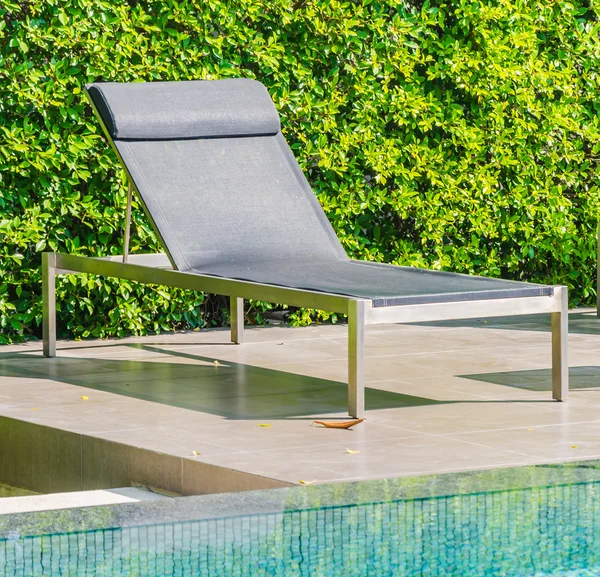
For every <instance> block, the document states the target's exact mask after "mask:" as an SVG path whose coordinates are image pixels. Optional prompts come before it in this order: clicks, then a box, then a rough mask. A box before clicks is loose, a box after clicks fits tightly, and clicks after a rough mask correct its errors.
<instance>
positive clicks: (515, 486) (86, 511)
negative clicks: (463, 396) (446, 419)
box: [0, 459, 600, 541]
mask: <svg viewBox="0 0 600 577" xmlns="http://www.w3.org/2000/svg"><path fill="white" fill-rule="evenodd" d="M593 482H600V460H597V459H591V460H582V461H572V462H567V463H549V464H537V465H528V466H523V467H511V468H500V469H485V470H475V471H462V472H455V473H443V474H437V475H426V476H418V477H401V478H392V479H379V480H368V481H353V482H348V483H331V484H322V485H307V486H301V487H285V488H279V489H266V490H260V491H247V492H237V493H219V494H212V495H197V496H190V497H177V498H173V499H165V500H158V501H147V502H139V503H126V504H117V505H102V506H88V507H81V508H73V509H59V510H49V511H40V512H29V513H16V514H8V515H0V541H1V540H4V539H9V540H15V539H20V538H23V537H30V536H38V535H44V534H57V533H73V532H81V531H94V530H110V529H118V528H121V527H134V526H141V525H157V524H167V523H178V522H185V521H203V520H208V519H222V518H230V517H242V516H252V515H260V514H283V513H285V512H286V511H298V510H308V509H315V508H331V507H344V506H353V505H364V504H369V503H378V502H390V501H407V500H408V501H412V500H420V499H432V498H440V497H450V496H455V495H467V494H474V493H493V492H499V491H510V490H519V489H530V488H534V487H545V486H556V485H571V484H580V483H593Z"/></svg>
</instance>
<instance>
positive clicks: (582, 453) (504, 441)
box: [451, 421, 600, 462]
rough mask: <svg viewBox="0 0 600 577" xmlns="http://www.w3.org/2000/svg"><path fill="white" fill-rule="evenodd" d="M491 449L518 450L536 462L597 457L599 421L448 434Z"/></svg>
mask: <svg viewBox="0 0 600 577" xmlns="http://www.w3.org/2000/svg"><path fill="white" fill-rule="evenodd" d="M451 437H452V438H454V439H459V440H463V441H469V442H471V441H473V440H475V439H476V440H477V442H478V443H481V444H484V445H486V446H488V447H490V448H491V449H493V450H518V451H519V452H520V453H522V454H524V455H528V456H531V457H534V458H536V459H537V460H538V461H540V462H550V461H557V460H559V461H560V460H576V459H591V458H600V421H595V422H583V423H566V424H563V425H553V426H538V427H527V428H514V429H504V430H499V431H489V432H479V433H476V434H461V435H452V436H451Z"/></svg>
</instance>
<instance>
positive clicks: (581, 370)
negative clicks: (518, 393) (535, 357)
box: [458, 366, 600, 393]
mask: <svg viewBox="0 0 600 577" xmlns="http://www.w3.org/2000/svg"><path fill="white" fill-rule="evenodd" d="M458 376H459V377H461V378H463V379H471V380H473V381H483V382H485V383H493V384H494V385H504V386H505V387H514V388H517V389H524V390H528V391H549V390H551V388H552V370H551V369H531V370H526V371H511V372H506V373H479V374H474V375H458ZM592 388H598V389H599V390H598V392H599V393H600V367H593V366H591V367H570V368H569V389H570V390H578V389H592Z"/></svg>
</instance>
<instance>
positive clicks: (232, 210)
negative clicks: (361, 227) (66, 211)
mask: <svg viewBox="0 0 600 577" xmlns="http://www.w3.org/2000/svg"><path fill="white" fill-rule="evenodd" d="M87 90H88V93H89V95H90V98H91V100H92V102H93V104H94V106H95V108H96V110H97V112H98V114H99V116H100V118H101V120H102V122H103V124H104V127H105V130H106V132H107V134H108V136H109V137H110V138H111V140H112V142H113V144H114V146H115V148H116V150H117V152H118V154H119V155H120V157H121V160H122V162H123V163H124V165H125V168H126V169H127V171H128V173H129V175H130V177H131V178H132V180H133V183H134V185H135V188H136V189H137V191H138V192H139V194H140V197H141V200H142V202H143V203H144V205H145V208H146V211H147V213H148V215H149V217H150V218H151V219H152V221H153V224H154V226H155V228H156V230H157V231H158V233H159V235H160V237H161V240H162V241H163V243H164V245H165V249H166V250H167V252H168V253H169V254H170V256H171V258H172V260H173V261H174V262H175V264H176V266H177V268H179V269H180V270H190V269H194V270H202V268H203V267H204V268H207V269H208V268H210V266H209V265H210V263H211V262H216V261H218V262H231V263H237V264H239V263H241V262H243V263H247V265H248V268H252V267H253V266H255V265H257V266H260V263H261V262H267V261H270V262H273V261H281V262H288V263H289V262H290V261H298V262H302V261H306V260H307V259H310V260H328V259H329V260H331V259H340V258H341V259H346V258H347V257H346V255H345V252H344V250H343V248H342V246H341V244H340V243H339V241H338V239H337V237H336V235H335V233H334V231H333V229H332V227H331V225H330V224H329V222H328V220H327V217H326V216H325V214H324V212H323V210H322V208H321V206H320V205H319V202H318V201H317V199H316V197H315V195H314V193H313V192H312V190H311V188H310V186H309V184H308V182H307V181H306V179H305V177H304V175H303V174H302V171H301V169H300V167H299V166H298V164H297V162H296V160H295V159H294V156H293V154H292V152H291V150H290V149H289V147H288V146H287V144H286V143H285V140H284V138H283V136H282V134H281V131H280V122H279V115H278V114H277V111H276V109H275V106H274V105H273V102H272V100H271V98H270V96H269V94H268V92H267V90H266V89H265V87H264V86H263V85H262V84H260V83H259V82H256V81H254V80H249V79H228V80H214V81H209V80H206V81H186V82H152V83H130V84H121V83H101V84H92V85H89V86H87Z"/></svg>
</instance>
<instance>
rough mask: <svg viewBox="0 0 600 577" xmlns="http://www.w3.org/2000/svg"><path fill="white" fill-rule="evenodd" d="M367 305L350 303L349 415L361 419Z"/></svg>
mask: <svg viewBox="0 0 600 577" xmlns="http://www.w3.org/2000/svg"><path fill="white" fill-rule="evenodd" d="M364 345H365V303H364V301H359V300H356V301H349V303H348V413H349V414H350V416H351V417H354V418H355V419H360V418H361V417H362V416H363V415H364V412H365V376H364Z"/></svg>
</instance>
